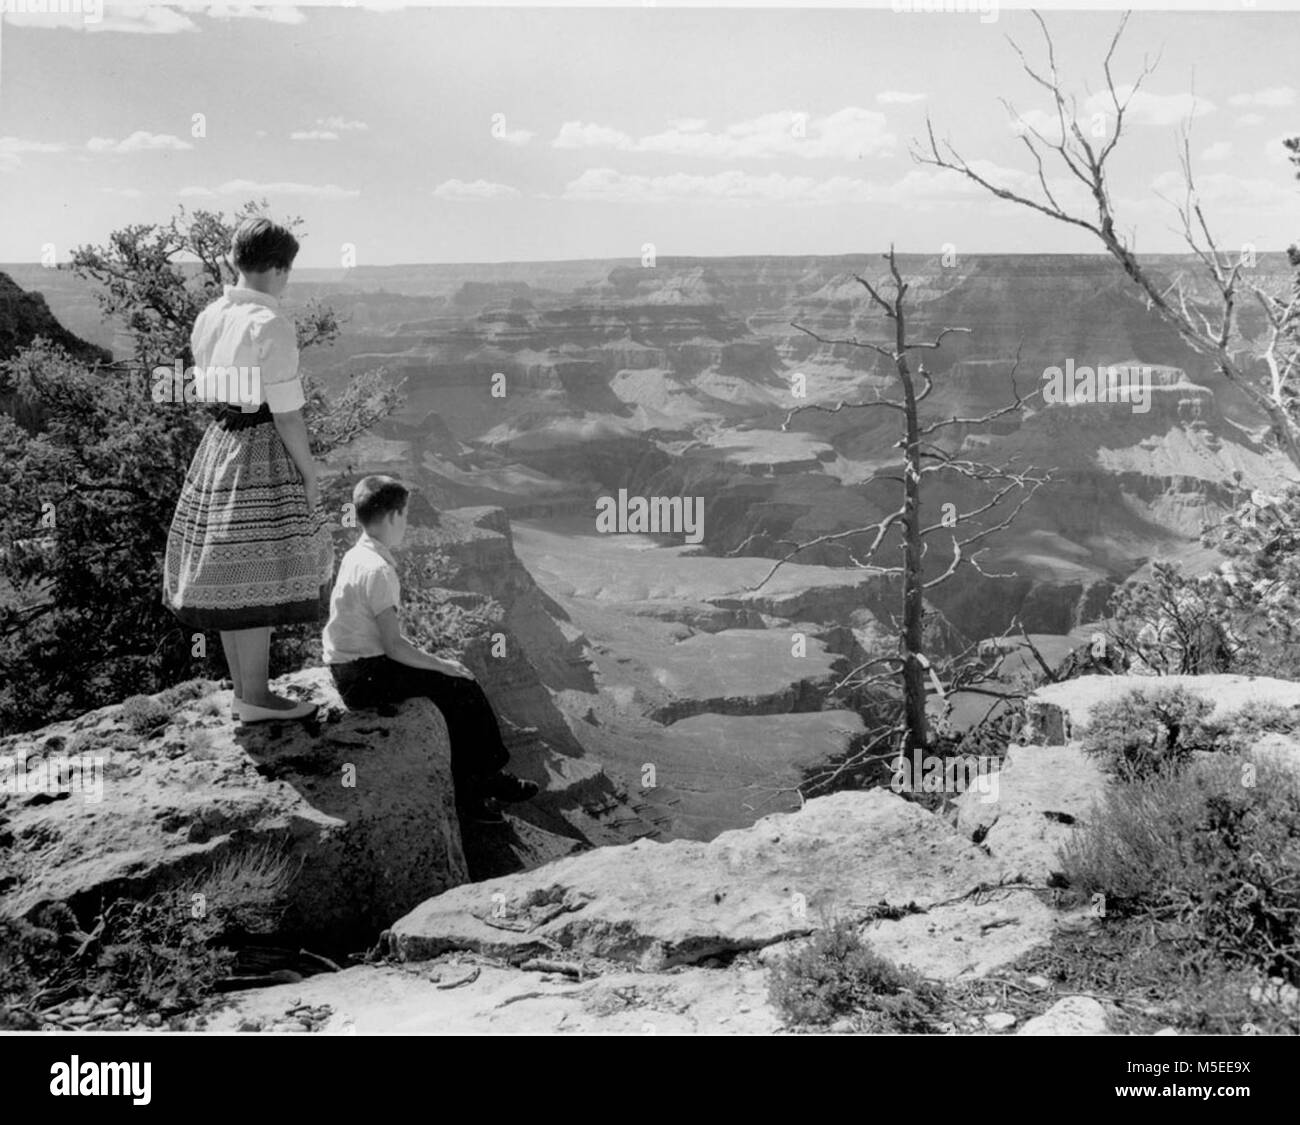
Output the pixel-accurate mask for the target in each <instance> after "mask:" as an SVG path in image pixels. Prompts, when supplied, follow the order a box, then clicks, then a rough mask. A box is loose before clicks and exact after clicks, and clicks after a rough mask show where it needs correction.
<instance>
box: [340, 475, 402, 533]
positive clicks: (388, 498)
mask: <svg viewBox="0 0 1300 1125" xmlns="http://www.w3.org/2000/svg"><path fill="white" fill-rule="evenodd" d="M410 495H411V490H410V489H409V488H407V487H406V485H404V484H403V483H402V482H401V481H400V480H394V479H393V478H392V477H362V478H361V479H360V480H359V481H357V484H356V487H355V488H354V489H353V490H352V507H353V508H354V509H356V513H357V523H359V524H360V525H361V526H362V527H369V526H370V525H371V524H372V523H374V522H375V521H376V520H381V519H383V518H384V517H385V516H386V515H388V513H389V512H402V511H405V510H406V499H407V497H408V496H410Z"/></svg>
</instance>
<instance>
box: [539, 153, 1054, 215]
mask: <svg viewBox="0 0 1300 1125" xmlns="http://www.w3.org/2000/svg"><path fill="white" fill-rule="evenodd" d="M972 166H973V167H975V169H976V170H977V171H978V172H979V173H980V174H981V175H983V176H985V178H987V179H989V180H990V181H991V182H993V183H996V184H997V185H998V186H1000V187H1001V186H1008V187H1013V188H1015V189H1016V190H1018V191H1021V192H1024V193H1026V194H1028V193H1029V191H1030V190H1031V189H1032V187H1033V185H1034V184H1036V183H1037V180H1036V179H1035V178H1034V177H1031V176H1029V175H1028V174H1026V173H1019V172H1016V171H1014V170H1011V169H1006V168H999V167H998V166H996V165H993V164H990V163H988V162H979V163H976V164H973V165H972ZM1052 187H1053V191H1059V192H1060V194H1059V195H1058V198H1061V199H1062V202H1064V201H1065V198H1064V197H1065V195H1066V193H1068V192H1069V191H1070V188H1069V185H1068V184H1066V183H1064V182H1062V183H1054V184H1053V185H1052ZM561 198H563V199H568V200H577V201H582V202H593V203H638V204H655V203H669V204H686V203H725V204H727V205H729V206H735V205H774V204H780V205H788V206H796V207H806V206H820V205H826V204H830V205H842V204H853V205H860V204H870V203H876V204H890V205H894V206H898V207H903V208H906V209H909V210H922V211H924V210H930V209H932V208H933V207H934V206H936V205H938V204H941V203H970V202H974V201H977V200H988V201H989V202H990V203H991V204H992V205H995V206H1012V205H1010V204H1005V203H1001V202H999V201H996V200H993V198H992V197H991V196H990V195H989V194H988V193H987V192H986V191H985V190H984V189H983V188H981V187H979V185H978V184H974V183H972V182H971V181H970V180H968V179H966V177H964V176H962V175H960V174H959V173H957V172H953V171H948V170H944V169H931V168H918V169H913V170H912V171H910V172H908V173H907V174H906V175H905V176H903V178H902V179H901V180H898V181H896V182H894V183H891V184H880V183H875V182H873V181H871V180H866V179H861V178H858V177H852V176H831V177H829V178H826V179H817V178H815V177H812V176H797V175H796V176H787V175H784V174H782V173H780V172H769V173H765V174H756V173H750V172H742V171H739V170H737V169H733V170H731V171H727V172H714V173H712V174H708V175H697V174H691V173H686V172H677V173H673V174H670V175H663V176H644V175H635V174H629V173H625V172H620V171H618V170H617V169H614V168H589V169H587V170H586V171H585V172H583V173H582V175H580V176H578V177H577V178H576V179H574V180H572V181H570V182H569V183H568V184H566V185H565V188H564V192H563V195H562V196H561ZM1072 202H1073V200H1072Z"/></svg>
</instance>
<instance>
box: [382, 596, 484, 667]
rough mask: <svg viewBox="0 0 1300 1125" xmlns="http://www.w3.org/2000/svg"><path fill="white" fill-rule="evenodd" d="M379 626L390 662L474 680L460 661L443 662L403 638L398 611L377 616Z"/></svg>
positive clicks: (384, 612) (388, 610) (385, 612)
mask: <svg viewBox="0 0 1300 1125" xmlns="http://www.w3.org/2000/svg"><path fill="white" fill-rule="evenodd" d="M375 621H376V622H378V624H379V636H380V639H381V640H382V641H383V642H384V653H385V654H386V655H387V656H388V658H389V659H390V660H396V661H397V662H398V663H399V664H407V665H410V667H412V668H430V669H432V670H433V671H435V672H442V673H444V674H446V675H449V676H464V677H465V678H466V679H471V680H472V679H473V678H474V675H473V673H472V672H470V670H469V669H468V668H466V667H465V665H463V664H462V663H461V662H460V661H459V660H443V659H442V658H441V657H437V656H433V655H432V654H430V653H427V652H425V651H424V650H423V649H418V648H416V647H415V645H413V644H411V642H410V641H408V640H407V639H406V638H405V637H404V636H402V627H401V625H399V624H398V621H397V610H396V609H394V608H393V607H392V606H389V607H388V609H386V610H384V611H383V613H380V614H377V615H376V616H375Z"/></svg>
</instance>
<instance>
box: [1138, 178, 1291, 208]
mask: <svg viewBox="0 0 1300 1125" xmlns="http://www.w3.org/2000/svg"><path fill="white" fill-rule="evenodd" d="M1151 188H1152V192H1153V194H1157V195H1160V196H1164V197H1165V199H1168V200H1173V201H1174V202H1177V203H1181V202H1182V201H1183V199H1184V198H1185V196H1186V194H1187V185H1186V183H1185V182H1184V181H1183V174H1182V173H1181V172H1162V173H1161V174H1160V175H1159V176H1157V177H1156V178H1155V179H1154V180H1153V181H1152V183H1151ZM1196 196H1197V198H1198V199H1199V200H1200V202H1201V203H1202V204H1204V205H1208V206H1209V207H1211V208H1214V209H1215V210H1218V211H1232V210H1240V211H1248V212H1257V211H1293V210H1294V209H1295V207H1296V202H1297V192H1296V190H1295V188H1294V187H1292V186H1290V185H1289V184H1287V182H1286V181H1285V180H1275V179H1265V178H1260V179H1247V178H1245V177H1243V176H1233V175H1230V174H1229V173H1227V172H1214V173H1212V174H1210V175H1207V176H1197V177H1196ZM1157 202H1161V203H1163V200H1157ZM1151 203H1152V199H1151V198H1150V197H1148V198H1146V199H1135V200H1127V201H1125V202H1123V203H1122V205H1121V206H1123V207H1126V208H1135V207H1142V206H1150V204H1151ZM1165 206H1167V204H1166V205H1165ZM1117 210H1118V208H1117ZM1207 213H1208V212H1207Z"/></svg>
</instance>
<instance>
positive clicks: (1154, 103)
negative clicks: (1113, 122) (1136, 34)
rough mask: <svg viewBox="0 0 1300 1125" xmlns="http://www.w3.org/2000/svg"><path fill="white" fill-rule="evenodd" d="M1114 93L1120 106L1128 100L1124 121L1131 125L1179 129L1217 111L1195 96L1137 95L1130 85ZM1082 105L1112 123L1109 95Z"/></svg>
mask: <svg viewBox="0 0 1300 1125" xmlns="http://www.w3.org/2000/svg"><path fill="white" fill-rule="evenodd" d="M1115 93H1116V94H1117V95H1118V97H1119V100H1120V104H1121V105H1123V104H1124V102H1125V100H1126V99H1127V100H1128V107H1127V108H1126V109H1125V110H1124V121H1125V123H1126V124H1129V125H1177V124H1179V123H1180V122H1183V121H1186V120H1188V119H1190V118H1194V117H1204V116H1205V115H1206V114H1207V113H1213V112H1214V110H1215V108H1216V107H1215V105H1214V103H1213V102H1212V101H1209V100H1207V99H1205V98H1198V97H1196V96H1195V95H1193V94H1153V93H1151V92H1150V91H1149V90H1139V91H1138V92H1137V93H1136V94H1134V93H1133V87H1132V86H1131V85H1123V86H1117V87H1116V88H1115ZM1083 104H1084V109H1085V110H1086V111H1087V113H1088V114H1089V115H1091V114H1095V113H1104V114H1106V116H1107V118H1108V119H1109V118H1110V117H1112V116H1113V115H1114V112H1115V107H1114V104H1113V103H1112V102H1111V98H1110V94H1109V93H1101V92H1099V93H1096V94H1093V95H1092V96H1091V97H1089V98H1088V99H1087V100H1086V101H1085V102H1084V103H1083Z"/></svg>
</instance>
